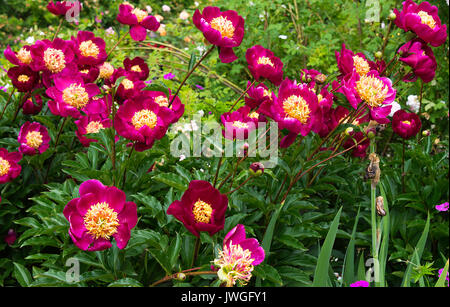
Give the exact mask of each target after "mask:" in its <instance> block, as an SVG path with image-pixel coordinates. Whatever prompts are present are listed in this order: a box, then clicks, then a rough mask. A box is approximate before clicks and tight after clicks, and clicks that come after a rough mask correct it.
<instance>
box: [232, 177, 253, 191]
mask: <svg viewBox="0 0 450 307" xmlns="http://www.w3.org/2000/svg"><path fill="white" fill-rule="evenodd" d="M253 177H255V176H249V177H248V178H247V179H245V181H244V182H243V183H241V184H240V185H239V186H238V187H237V188H236V189H234V190H233V191H229V192H226V193H225V195H229V194H232V193H234V192H236V191H237V190H239V189H240V188H242V187H243V186H244V185H245V184H246V183H247V182H249V181H250V180H251V179H253Z"/></svg>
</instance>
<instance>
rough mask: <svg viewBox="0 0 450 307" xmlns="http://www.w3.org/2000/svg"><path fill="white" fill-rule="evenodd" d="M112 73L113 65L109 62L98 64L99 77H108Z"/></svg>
mask: <svg viewBox="0 0 450 307" xmlns="http://www.w3.org/2000/svg"><path fill="white" fill-rule="evenodd" d="M113 73H114V67H113V66H112V65H111V64H110V63H108V62H105V63H103V64H102V66H100V73H99V77H100V79H109V78H110V77H111V76H112V74H113Z"/></svg>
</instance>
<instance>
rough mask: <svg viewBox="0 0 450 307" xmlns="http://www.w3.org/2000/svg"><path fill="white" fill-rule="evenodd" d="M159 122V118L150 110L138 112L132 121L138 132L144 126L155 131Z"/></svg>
mask: <svg viewBox="0 0 450 307" xmlns="http://www.w3.org/2000/svg"><path fill="white" fill-rule="evenodd" d="M157 122H158V117H157V116H156V114H155V113H153V112H152V111H150V110H141V111H139V112H136V113H134V116H133V118H132V119H131V123H132V124H133V126H134V128H135V129H136V130H139V129H141V128H142V127H144V126H147V127H149V128H151V129H153V128H155V126H156V123H157Z"/></svg>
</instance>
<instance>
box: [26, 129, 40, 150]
mask: <svg viewBox="0 0 450 307" xmlns="http://www.w3.org/2000/svg"><path fill="white" fill-rule="evenodd" d="M25 138H26V139H27V145H28V146H30V147H31V148H34V149H38V148H39V146H41V144H42V142H43V141H42V134H41V133H40V132H39V131H30V132H28V134H27V136H26V137H25Z"/></svg>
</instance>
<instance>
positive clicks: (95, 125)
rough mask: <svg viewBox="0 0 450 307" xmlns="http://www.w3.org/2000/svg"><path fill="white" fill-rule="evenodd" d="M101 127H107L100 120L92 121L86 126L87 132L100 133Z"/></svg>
mask: <svg viewBox="0 0 450 307" xmlns="http://www.w3.org/2000/svg"><path fill="white" fill-rule="evenodd" d="M101 129H105V127H103V125H102V123H101V122H99V121H94V120H93V121H91V122H89V124H87V126H86V133H98V132H99V131H100V130H101Z"/></svg>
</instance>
